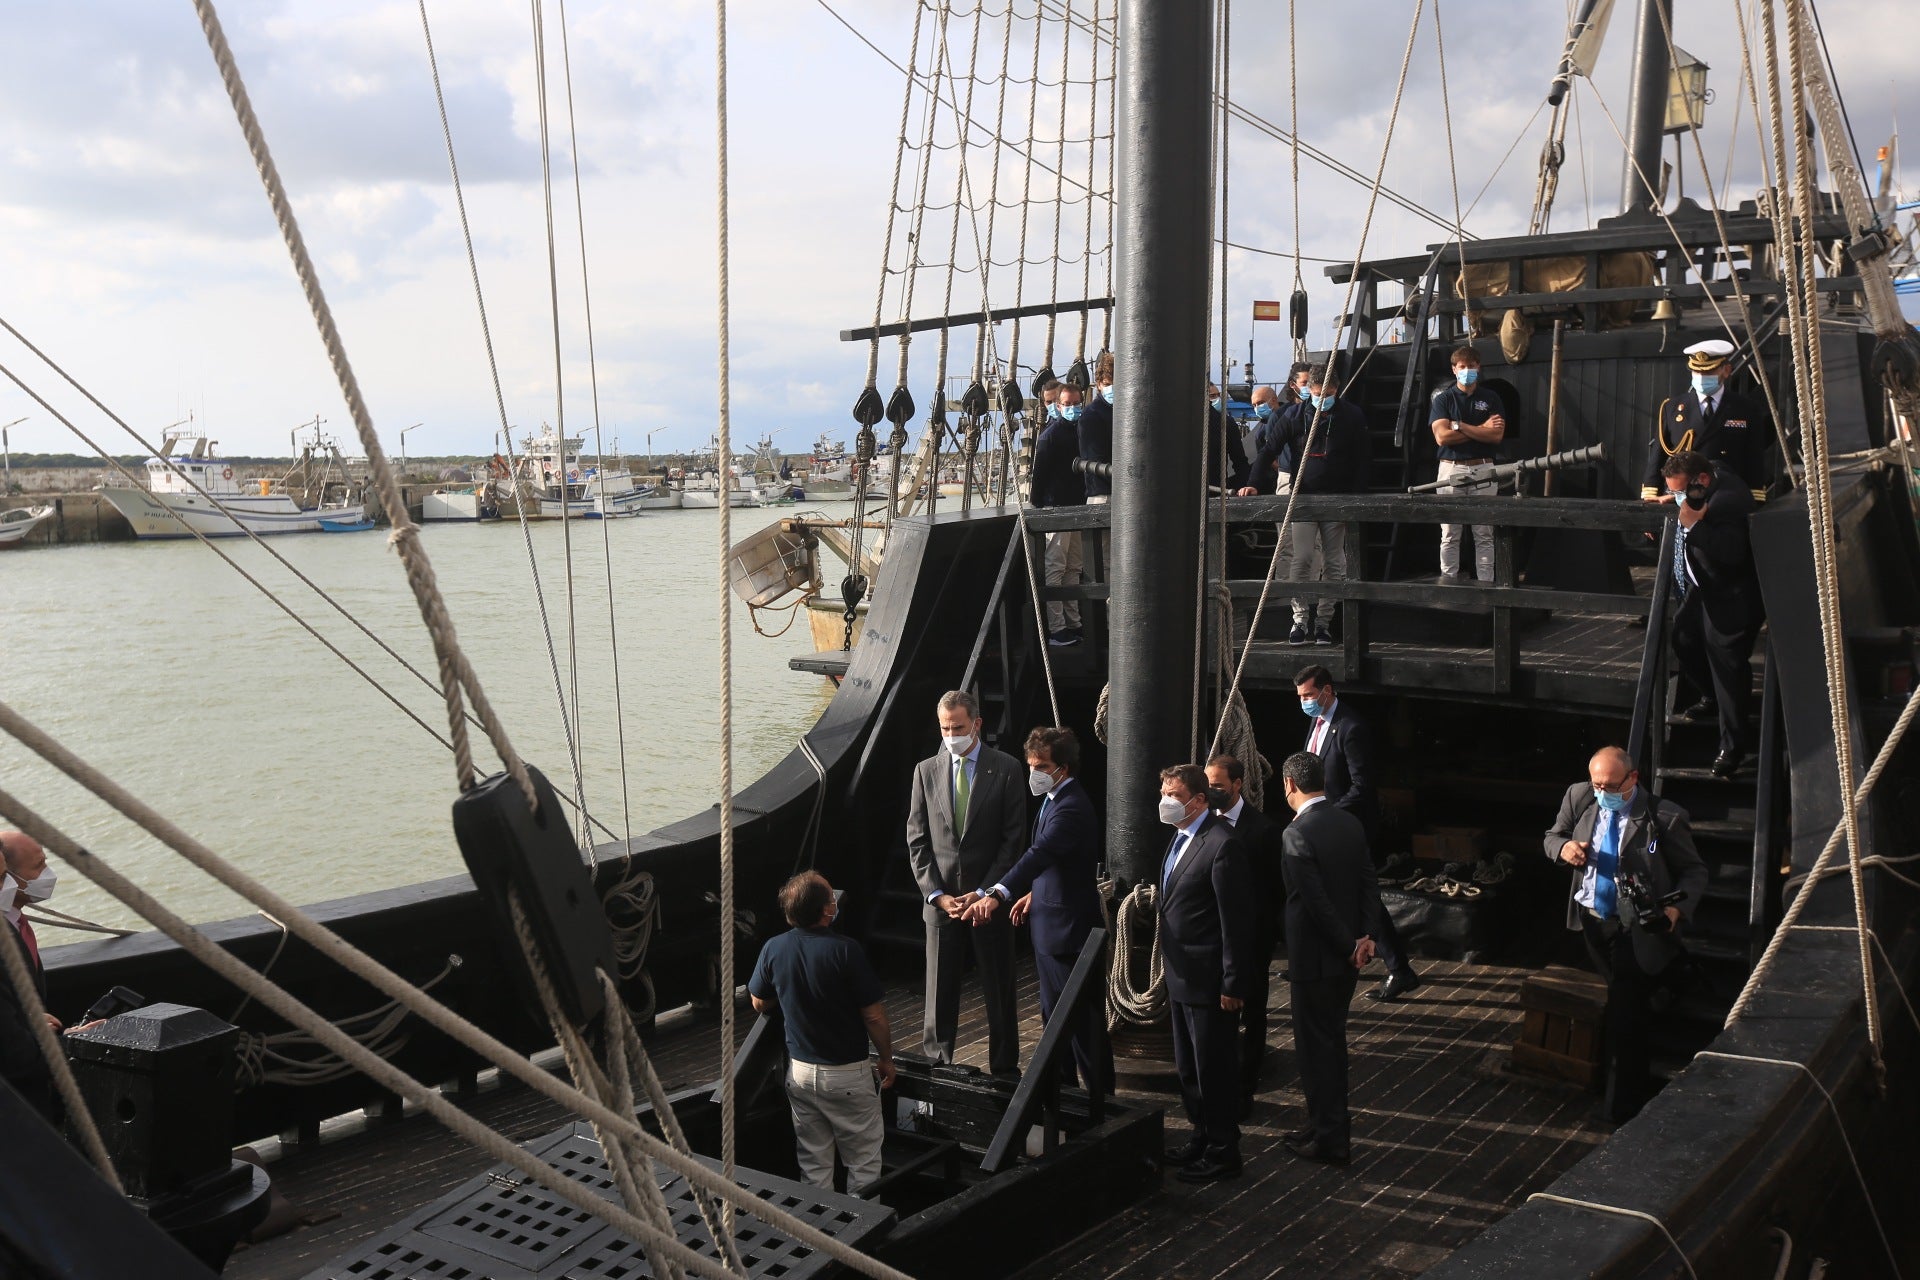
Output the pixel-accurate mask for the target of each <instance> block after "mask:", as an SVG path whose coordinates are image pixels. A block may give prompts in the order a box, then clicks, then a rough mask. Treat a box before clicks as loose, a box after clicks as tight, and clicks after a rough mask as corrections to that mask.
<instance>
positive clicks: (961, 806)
mask: <svg viewBox="0 0 1920 1280" xmlns="http://www.w3.org/2000/svg"><path fill="white" fill-rule="evenodd" d="M972 794H973V788H972V786H971V785H970V784H969V783H968V782H967V762H966V760H965V759H960V760H955V761H954V762H953V834H954V835H956V836H964V835H966V834H967V800H968V798H969V797H970V796H971V795H972Z"/></svg>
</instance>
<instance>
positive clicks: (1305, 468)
mask: <svg viewBox="0 0 1920 1280" xmlns="http://www.w3.org/2000/svg"><path fill="white" fill-rule="evenodd" d="M1318 416H1319V418H1320V434H1319V436H1318V437H1316V438H1315V439H1314V442H1313V450H1312V452H1305V450H1306V444H1307V436H1308V434H1309V433H1310V432H1311V431H1312V430H1313V420H1314V417H1315V410H1314V408H1313V406H1312V405H1309V404H1307V403H1306V402H1305V401H1302V402H1300V403H1298V404H1291V405H1288V406H1287V407H1286V408H1285V409H1284V410H1282V411H1281V412H1280V413H1279V414H1278V415H1277V416H1276V417H1275V418H1274V420H1273V421H1274V429H1273V431H1272V432H1271V433H1270V434H1268V436H1267V437H1266V442H1265V443H1264V444H1263V445H1262V446H1261V448H1260V451H1259V453H1258V454H1256V455H1255V456H1254V459H1253V466H1252V468H1251V478H1250V479H1249V480H1248V483H1249V484H1252V485H1253V486H1255V487H1256V488H1259V489H1260V490H1261V491H1262V492H1266V493H1271V492H1273V489H1274V486H1275V481H1276V480H1277V479H1278V478H1279V472H1280V465H1281V460H1282V459H1283V458H1285V459H1288V460H1292V459H1298V462H1297V464H1295V465H1294V466H1293V469H1292V471H1290V472H1289V474H1290V475H1291V476H1292V477H1293V487H1294V488H1296V489H1298V490H1299V491H1300V492H1302V493H1363V492H1365V491H1366V488H1367V459H1368V457H1369V455H1370V454H1371V452H1372V448H1373V442H1372V440H1371V439H1370V438H1369V437H1368V435H1367V415H1366V414H1365V413H1363V412H1362V411H1361V409H1360V406H1359V405H1356V404H1354V403H1353V402H1352V401H1350V400H1347V399H1345V398H1344V397H1343V398H1341V399H1337V400H1335V401H1334V402H1333V408H1331V409H1329V410H1327V411H1326V412H1325V413H1322V414H1319V415H1318ZM1303 453H1305V456H1302V454H1303Z"/></svg>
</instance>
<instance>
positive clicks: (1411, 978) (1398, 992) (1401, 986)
mask: <svg viewBox="0 0 1920 1280" xmlns="http://www.w3.org/2000/svg"><path fill="white" fill-rule="evenodd" d="M1419 989H1420V975H1419V974H1417V973H1415V972H1414V971H1413V970H1411V969H1395V970H1394V971H1393V972H1392V973H1390V974H1388V975H1387V976H1386V978H1385V979H1383V980H1382V981H1381V983H1380V987H1379V989H1378V990H1376V991H1374V992H1373V993H1372V994H1371V995H1370V996H1368V999H1370V1000H1398V999H1399V998H1400V997H1401V996H1403V995H1405V994H1407V992H1409V991H1418V990H1419Z"/></svg>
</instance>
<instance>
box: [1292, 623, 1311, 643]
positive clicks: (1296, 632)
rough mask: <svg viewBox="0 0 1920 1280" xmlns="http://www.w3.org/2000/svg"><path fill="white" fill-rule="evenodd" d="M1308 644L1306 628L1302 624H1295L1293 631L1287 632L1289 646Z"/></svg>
mask: <svg viewBox="0 0 1920 1280" xmlns="http://www.w3.org/2000/svg"><path fill="white" fill-rule="evenodd" d="M1306 642H1307V629H1306V627H1305V626H1304V625H1302V624H1301V623H1298V622H1296V623H1294V624H1293V630H1291V631H1289V632H1287V643H1288V644H1305V643H1306Z"/></svg>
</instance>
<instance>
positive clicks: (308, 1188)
mask: <svg viewBox="0 0 1920 1280" xmlns="http://www.w3.org/2000/svg"><path fill="white" fill-rule="evenodd" d="M1422 972H1423V976H1424V977H1425V979H1426V984H1425V985H1424V986H1423V987H1422V988H1421V989H1420V990H1418V991H1416V992H1415V993H1413V995H1412V996H1410V997H1408V998H1406V999H1404V1000H1402V1001H1401V1002H1399V1003H1398V1004H1395V1005H1378V1004H1375V1003H1373V1002H1371V1001H1368V1000H1366V999H1364V997H1359V996H1356V999H1355V1004H1354V1014H1353V1020H1352V1023H1351V1039H1352V1044H1353V1050H1354V1060H1353V1068H1352V1072H1353V1076H1352V1078H1353V1086H1352V1087H1353V1103H1354V1151H1355V1159H1354V1164H1353V1165H1352V1167H1351V1168H1348V1169H1344V1170H1334V1169H1327V1168H1324V1167H1322V1166H1319V1165H1307V1164H1303V1163H1302V1162H1300V1161H1298V1160H1295V1159H1293V1158H1292V1157H1291V1156H1289V1155H1288V1154H1287V1152H1286V1150H1285V1149H1284V1148H1283V1147H1281V1146H1280V1134H1281V1133H1283V1132H1284V1131H1286V1130H1287V1129H1290V1128H1293V1127H1295V1126H1296V1125H1297V1124H1298V1123H1299V1120H1300V1101H1301V1100H1300V1094H1299V1089H1298V1077H1297V1074H1296V1073H1295V1071H1294V1070H1293V1065H1292V1058H1291V1054H1290V1052H1289V1050H1288V1035H1287V1031H1286V1026H1287V992H1286V988H1285V985H1284V984H1283V983H1280V982H1277V981H1276V982H1275V983H1274V989H1273V1000H1272V1003H1273V1008H1274V1019H1273V1022H1272V1024H1271V1027H1270V1031H1269V1034H1270V1037H1271V1039H1272V1043H1273V1044H1274V1045H1275V1046H1276V1049H1275V1052H1274V1053H1272V1054H1271V1055H1270V1056H1269V1059H1268V1062H1269V1065H1268V1071H1267V1077H1266V1079H1265V1081H1264V1082H1263V1092H1262V1095H1261V1097H1260V1099H1259V1101H1258V1103H1257V1105H1256V1107H1255V1110H1254V1114H1253V1117H1252V1119H1251V1121H1250V1122H1249V1125H1248V1127H1247V1129H1246V1131H1245V1136H1244V1139H1243V1154H1244V1157H1245V1161H1246V1173H1245V1175H1244V1176H1243V1177H1242V1178H1241V1179H1239V1180H1238V1181H1235V1182H1229V1183H1223V1184H1218V1185H1215V1186H1211V1187H1205V1188H1198V1189H1196V1188H1190V1187H1187V1186H1185V1185H1184V1184H1182V1183H1179V1182H1177V1181H1175V1180H1173V1179H1172V1178H1171V1177H1169V1178H1168V1179H1167V1180H1166V1184H1165V1185H1166V1189H1165V1191H1164V1193H1163V1194H1162V1195H1160V1196H1158V1197H1156V1198H1154V1199H1153V1200H1151V1201H1149V1202H1147V1203H1146V1204H1144V1205H1141V1206H1138V1207H1136V1208H1135V1209H1133V1210H1131V1211H1129V1212H1127V1213H1125V1214H1123V1215H1121V1216H1119V1217H1117V1218H1115V1219H1112V1220H1110V1221H1109V1222H1107V1223H1106V1224H1104V1225H1103V1226H1101V1227H1100V1228H1098V1229H1097V1230H1095V1231H1092V1232H1089V1233H1088V1234H1087V1235H1085V1236H1083V1237H1081V1238H1080V1239H1078V1240H1076V1241H1074V1242H1073V1243H1072V1244H1070V1245H1068V1246H1066V1247H1064V1248H1062V1249H1059V1250H1056V1251H1055V1252H1054V1253H1052V1254H1051V1255H1048V1256H1047V1257H1044V1258H1042V1259H1039V1260H1036V1261H1033V1262H1031V1264H1030V1265H1029V1266H1028V1267H1027V1269H1026V1270H1025V1271H1023V1272H1021V1273H1020V1274H1022V1275H1024V1276H1030V1277H1034V1280H1040V1278H1041V1277H1045V1278H1046V1280H1069V1278H1073V1280H1079V1278H1087V1280H1091V1278H1092V1277H1107V1276H1111V1277H1120V1276H1139V1277H1158V1276H1169V1277H1184V1276H1194V1277H1199V1276H1220V1275H1235V1276H1239V1275H1246V1276H1303V1277H1304V1276H1369V1277H1372V1276H1410V1275H1417V1274H1419V1272H1420V1271H1421V1270H1423V1269H1425V1268H1426V1267H1428V1266H1431V1265H1433V1264H1434V1263H1435V1262H1437V1261H1439V1260H1440V1259H1441V1258H1444V1257H1445V1256H1447V1254H1448V1253H1450V1252H1451V1251H1452V1250H1453V1249H1455V1248H1457V1247H1459V1246H1460V1245H1461V1244H1463V1243H1464V1242H1466V1241H1467V1240H1469V1239H1471V1238H1472V1237H1473V1236H1474V1235H1475V1234H1477V1233H1478V1232H1479V1231H1480V1230H1481V1229H1482V1228H1484V1227H1485V1226H1487V1225H1488V1224H1489V1223H1491V1222H1493V1221H1494V1220H1495V1219H1497V1218H1498V1217H1499V1216H1500V1215H1501V1214H1503V1213H1505V1212H1506V1211H1507V1210H1508V1209H1510V1208H1512V1207H1513V1206H1514V1205H1516V1204H1518V1203H1519V1202H1520V1201H1521V1200H1523V1199H1524V1198H1525V1197H1526V1195H1527V1194H1528V1193H1529V1192H1531V1191H1534V1190H1538V1189H1539V1188H1540V1187H1542V1186H1545V1185H1546V1184H1547V1183H1548V1182H1550V1181H1551V1180H1552V1179H1553V1178H1554V1177H1556V1176H1558V1174H1559V1173H1560V1172H1561V1171H1563V1170H1564V1169H1565V1168H1567V1167H1568V1166H1569V1165H1571V1164H1572V1163H1573V1162H1574V1161H1576V1160H1578V1159H1579V1158H1580V1157H1581V1156H1582V1155H1584V1154H1585V1153H1586V1152H1587V1151H1588V1150H1590V1149H1591V1148H1592V1147H1593V1146H1594V1145H1595V1144H1597V1143H1598V1142H1599V1141H1601V1139H1602V1137H1603V1134H1602V1133H1601V1131H1600V1130H1598V1129H1597V1128H1596V1127H1594V1125H1593V1124H1592V1123H1591V1119H1590V1115H1589V1113H1590V1111H1591V1108H1592V1099H1591V1098H1590V1097H1589V1096H1587V1095H1585V1094H1580V1093H1577V1092H1572V1091H1569V1090H1566V1089H1562V1088H1557V1087H1555V1086H1551V1085H1539V1084H1535V1083H1533V1082H1530V1081H1523V1080H1520V1079H1518V1078H1515V1077H1510V1076H1507V1075H1505V1073H1504V1072H1502V1071H1501V1070H1500V1065H1501V1063H1503V1062H1504V1059H1505V1049H1506V1045H1507V1044H1508V1042H1509V1041H1510V1040H1511V1039H1512V1036H1513V1032H1514V1027H1515V1025H1516V1023H1517V1022H1518V1018H1519V1015H1518V1012H1517V1010H1516V1008H1515V1004H1514V1002H1515V1000H1516V998H1517V996H1518V992H1519V987H1520V982H1521V979H1522V977H1523V976H1524V972H1525V971H1524V970H1519V969H1507V968H1495V967H1490V966H1469V965H1462V964H1448V963H1442V962H1426V963H1425V964H1424V965H1423V968H1422ZM1020 1002H1021V1009H1022V1012H1023V1013H1024V1014H1025V1017H1024V1019H1023V1026H1022V1040H1023V1043H1024V1044H1025V1045H1026V1046H1027V1047H1028V1048H1029V1049H1030V1048H1031V1047H1032V1045H1033V1044H1034V1043H1036V1042H1037V1040H1038V1038H1039V1017H1038V1006H1037V998H1036V992H1035V987H1034V980H1033V974H1032V968H1031V965H1030V964H1023V966H1022V971H1021V982H1020ZM887 1005H888V1009H889V1012H890V1014H891V1016H892V1019H893V1026H894V1033H895V1039H896V1042H897V1043H898V1045H899V1046H900V1047H901V1048H902V1049H905V1050H908V1051H911V1050H912V1049H913V1048H914V1047H915V1046H917V1044H918V1042H919V1035H920V1016H921V1004H920V990H919V983H918V981H917V979H907V980H897V981H894V982H892V983H890V984H889V987H888V996H887ZM961 1013H962V1026H961V1042H962V1052H961V1055H960V1057H961V1060H962V1061H964V1062H970V1063H972V1064H973V1065H976V1066H979V1067H982V1068H983V1069H984V1067H985V1065H986V1063H985V1057H986V1026H985V1015H984V1011H983V1009H982V1007H981V1005H980V1002H979V999H978V995H977V993H976V992H973V991H972V990H971V988H970V989H969V993H968V995H967V997H966V999H965V1001H964V1003H963V1006H962V1011H961ZM751 1025H752V1018H751V1016H742V1017H741V1019H740V1020H739V1030H740V1032H741V1034H744V1033H745V1031H746V1030H747V1028H748V1027H750V1026H751ZM716 1035H717V1032H716V1028H715V1027H714V1026H713V1025H712V1024H711V1023H710V1022H709V1023H706V1024H703V1025H693V1026H688V1027H683V1028H679V1029H677V1030H675V1031H672V1032H669V1033H665V1034H663V1035H662V1036H661V1037H660V1039H659V1041H658V1042H657V1043H656V1044H655V1045H654V1046H653V1052H654V1059H655V1063H656V1065H657V1067H658V1069H659V1071H660V1074H661V1076H662V1078H663V1080H664V1082H665V1083H666V1085H667V1087H668V1089H669V1090H672V1089H675V1088H680V1087H685V1086H688V1085H693V1084H697V1083H700V1082H701V1081H704V1080H708V1079H711V1078H712V1077H713V1076H714V1074H715V1072H716V1069H717V1066H718V1061H719V1052H718V1049H719V1046H718V1044H717V1040H716ZM1168 1103H1169V1106H1170V1114H1169V1117H1168V1122H1167V1123H1168V1131H1169V1133H1170V1134H1172V1135H1174V1136H1175V1138H1176V1140H1177V1139H1178V1138H1179V1137H1180V1135H1183V1134H1184V1132H1185V1121H1184V1118H1183V1117H1182V1116H1180V1115H1179V1106H1178V1103H1177V1101H1175V1100H1172V1099H1168ZM465 1105H467V1107H468V1109H469V1110H470V1111H471V1112H472V1113H473V1114H474V1115H476V1116H478V1117H480V1118H481V1119H483V1120H486V1121H487V1122H489V1123H491V1124H493V1125H495V1126H496V1127H498V1128H500V1129H501V1130H502V1131H503V1132H505V1133H507V1134H508V1135H509V1136H511V1137H514V1138H516V1139H522V1140H524V1139H527V1138H531V1137H533V1136H535V1135H537V1134H541V1133H545V1132H547V1131H548V1130H550V1129H553V1128H555V1127H557V1126H559V1125H560V1124H562V1123H564V1122H565V1120H566V1118H567V1117H566V1116H565V1115H564V1114H563V1113H562V1111H561V1109H560V1108H559V1107H557V1106H555V1105H554V1104H552V1103H549V1102H547V1101H546V1100H544V1099H542V1098H539V1097H537V1096H536V1095H534V1094H532V1093H531V1092H530V1091H528V1090H526V1089H522V1088H519V1087H517V1086H510V1087H504V1088H499V1089H494V1090H491V1091H486V1092H482V1093H480V1094H478V1095H476V1096H475V1097H474V1098H472V1099H471V1100H469V1101H468V1102H467V1103H466V1104H465ZM487 1164H488V1161H487V1159H486V1157H484V1156H482V1155H481V1154H479V1153H478V1152H476V1151H474V1150H472V1149H471V1148H469V1147H468V1146H466V1144H465V1143H463V1142H461V1141H460V1140H458V1139H456V1138H454V1137H453V1136H452V1135H451V1134H449V1133H447V1132H446V1131H445V1130H442V1129H440V1128H439V1127H438V1126H437V1125H434V1124H432V1123H431V1122H430V1121H427V1120H424V1119H421V1118H418V1117H414V1118H409V1119H407V1120H403V1121H400V1122H398V1123H395V1124H390V1125H378V1126H373V1127H369V1128H368V1129H367V1130H365V1131H364V1132H361V1133H358V1134H354V1135H351V1136H346V1137H343V1138H341V1139H339V1140H336V1141H332V1142H325V1143H322V1144H321V1145H320V1146H319V1147H318V1148H317V1149H315V1150H312V1151H298V1150H290V1151H289V1152H288V1153H287V1154H286V1155H285V1157H284V1158H282V1159H280V1160H278V1161H276V1162H274V1163H273V1164H272V1165H271V1170H272V1174H273V1179H274V1184H275V1186H276V1187H277V1188H279V1189H280V1190H281V1191H282V1192H284V1193H285V1194H286V1195H287V1196H289V1197H290V1198H291V1199H292V1200H293V1201H294V1202H295V1204H296V1205H297V1206H299V1208H300V1209H301V1210H302V1211H303V1212H305V1213H306V1214H307V1215H308V1216H309V1217H310V1218H312V1219H314V1220H315V1221H314V1222H313V1225H310V1226H305V1227H301V1228H299V1229H297V1230H295V1231H293V1232H291V1233H289V1234H287V1235H284V1236H281V1237H279V1238H277V1239H274V1240H270V1241H267V1242H266V1243H264V1244H261V1245H258V1246H254V1247H250V1248H243V1249H242V1250H240V1251H239V1252H238V1253H236V1254H235V1255H234V1258H233V1261H232V1262H231V1263H230V1264H229V1266H228V1268H227V1271H226V1274H227V1275H228V1276H231V1277H236V1278H237V1280H293V1278H294V1277H300V1276H305V1275H307V1274H308V1273H309V1272H311V1271H312V1270H313V1269H315V1268H316V1267H319V1266H320V1265H322V1264H323V1263H324V1262H326V1261H327V1260H328V1259H329V1258H331V1257H333V1256H334V1255H336V1254H338V1253H340V1252H342V1251H343V1250H345V1249H346V1248H347V1247H349V1246H350V1245H352V1244H354V1243H355V1242H357V1241H360V1240H363V1239H365V1238H367V1237H368V1236H370V1235H372V1234H373V1233H374V1232H376V1231H378V1230H379V1229H380V1228H382V1227H384V1226H386V1225H387V1224H389V1223H391V1222H394V1221H396V1220H398V1219H399V1218H401V1217H403V1216H405V1215H406V1214H408V1213H410V1212H412V1211H414V1210H415V1209H417V1208H419V1207H421V1206H422V1205H425V1204H426V1203H428V1202H430V1201H432V1200H433V1199H435V1198H437V1197H439V1196H441V1195H443V1194H445V1193H446V1192H447V1191H449V1190H451V1189H452V1188H453V1187H455V1186H457V1185H458V1184H459V1183H460V1182H462V1181H464V1180H465V1179H467V1178H470V1177H472V1176H473V1175H474V1174H475V1173H476V1172H478V1171H479V1170H480V1169H482V1168H484V1167H486V1165H487Z"/></svg>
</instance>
